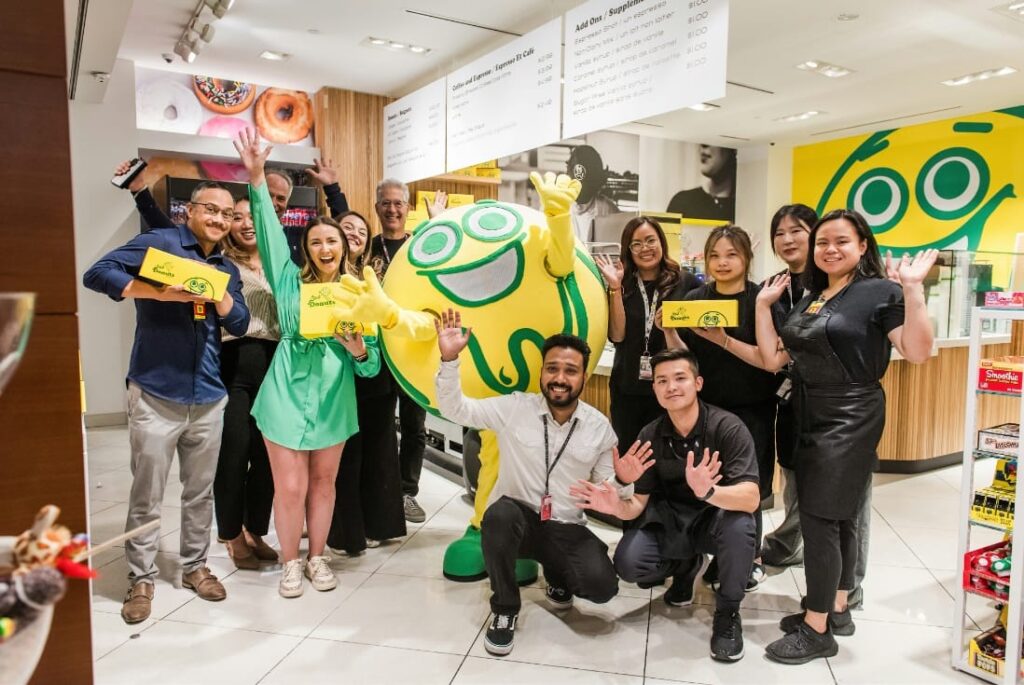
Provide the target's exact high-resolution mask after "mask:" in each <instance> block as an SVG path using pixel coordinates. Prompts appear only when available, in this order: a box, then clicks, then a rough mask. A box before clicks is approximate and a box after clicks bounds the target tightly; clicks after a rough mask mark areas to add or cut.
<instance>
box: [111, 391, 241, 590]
mask: <svg viewBox="0 0 1024 685" xmlns="http://www.w3.org/2000/svg"><path fill="white" fill-rule="evenodd" d="M226 404H227V397H224V398H222V399H220V400H218V401H217V402H213V403H211V404H193V405H187V404H178V403H177V402H171V401H169V400H163V399H160V398H158V397H154V396H153V395H150V394H148V393H146V392H145V391H144V390H142V388H140V387H139V386H138V385H136V384H135V383H129V384H128V435H129V439H130V441H131V448H132V463H131V469H132V490H131V495H130V496H129V500H128V520H127V521H126V522H125V530H126V531H127V530H131V529H133V528H136V527H138V526H141V525H143V524H144V523H147V522H149V521H152V520H153V519H155V518H157V517H159V516H160V505H161V502H162V501H163V498H164V488H165V487H166V485H167V474H168V472H169V471H170V470H171V461H172V460H173V459H174V453H175V450H177V453H178V477H179V478H180V480H181V483H182V485H183V486H184V489H183V490H182V493H181V548H180V552H181V568H182V572H183V573H191V572H192V571H195V570H196V569H199V568H202V567H204V566H205V565H206V555H207V552H208V551H209V548H210V527H211V524H212V520H213V478H214V475H215V473H216V471H217V454H218V453H219V451H220V441H221V433H222V431H223V427H224V406H225V405H226ZM159 537H160V531H159V530H153V531H150V532H148V533H146V534H144V535H140V536H137V537H134V538H132V539H130V540H128V541H127V542H125V557H126V558H127V560H128V579H129V581H131V583H132V585H134V584H135V583H138V582H140V581H144V582H149V583H152V582H153V579H154V577H155V576H156V573H157V568H156V553H157V542H158V540H159Z"/></svg>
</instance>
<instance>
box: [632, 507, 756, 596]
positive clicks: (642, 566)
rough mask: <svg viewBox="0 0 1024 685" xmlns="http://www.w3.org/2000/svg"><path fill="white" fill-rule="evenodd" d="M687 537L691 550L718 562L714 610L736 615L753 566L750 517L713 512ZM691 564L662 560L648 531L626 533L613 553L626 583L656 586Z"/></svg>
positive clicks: (652, 536) (718, 510) (652, 534)
mask: <svg viewBox="0 0 1024 685" xmlns="http://www.w3.org/2000/svg"><path fill="white" fill-rule="evenodd" d="M690 534H691V535H692V536H693V541H692V544H691V548H692V549H694V550H696V551H697V552H698V553H700V554H714V555H715V558H716V559H718V580H719V582H720V583H721V586H720V588H719V590H718V598H717V600H716V604H717V607H718V608H719V609H722V610H725V611H739V608H740V602H742V601H743V594H744V592H745V588H746V586H747V579H748V578H749V577H750V566H751V564H753V563H754V549H755V548H754V517H753V516H752V515H750V514H748V513H746V512H742V511H725V510H724V509H716V510H714V513H712V514H710V515H705V516H703V517H701V518H700V519H699V520H698V521H697V523H696V524H695V525H694V527H693V528H692V529H691V532H690ZM692 563H693V560H692V559H666V558H664V557H663V556H662V555H661V550H660V548H659V546H658V538H657V534H656V532H655V530H653V529H652V528H650V527H648V528H633V529H631V530H627V531H626V532H625V533H623V535H622V539H621V540H620V541H619V546H618V547H617V548H616V549H615V570H616V571H617V572H618V574H619V576H620V577H621V578H622V579H623V580H625V581H626V582H629V583H645V584H647V583H650V584H655V583H660V582H661V581H663V580H664V579H665V578H668V577H669V576H671V575H674V574H676V573H678V572H679V571H681V570H683V569H686V568H689V566H690V564H692Z"/></svg>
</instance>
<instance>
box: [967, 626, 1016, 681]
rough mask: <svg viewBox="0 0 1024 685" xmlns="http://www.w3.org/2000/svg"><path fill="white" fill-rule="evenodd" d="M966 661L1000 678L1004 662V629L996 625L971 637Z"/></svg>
mask: <svg viewBox="0 0 1024 685" xmlns="http://www.w3.org/2000/svg"><path fill="white" fill-rule="evenodd" d="M967 663H968V664H969V665H970V666H971V667H972V668H976V669H978V670H979V671H982V672H984V673H988V674H989V675H994V676H997V677H1000V678H1001V677H1002V675H1003V668H1004V666H1005V664H1006V629H1005V628H1003V627H1002V626H996V627H995V628H990V629H989V630H986V631H985V632H984V633H981V634H980V635H978V636H976V637H974V638H972V639H971V644H970V646H968V648H967Z"/></svg>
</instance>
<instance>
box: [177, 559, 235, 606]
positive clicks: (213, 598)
mask: <svg viewBox="0 0 1024 685" xmlns="http://www.w3.org/2000/svg"><path fill="white" fill-rule="evenodd" d="M181 586H182V587H185V588H188V589H189V590H192V591H194V592H195V593H196V594H197V595H199V599H205V600H206V601H208V602H219V601H221V600H222V599H224V598H225V597H227V596H228V593H227V591H226V590H225V589H224V586H223V585H221V583H220V581H219V580H217V576H215V575H213V574H212V573H211V572H210V569H208V568H206V567H205V566H204V567H203V568H197V569H196V570H195V571H192V573H183V574H182V575H181Z"/></svg>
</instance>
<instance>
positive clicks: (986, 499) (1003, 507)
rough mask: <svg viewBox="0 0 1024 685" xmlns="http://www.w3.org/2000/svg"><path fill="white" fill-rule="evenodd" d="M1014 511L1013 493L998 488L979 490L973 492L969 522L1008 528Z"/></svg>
mask: <svg viewBox="0 0 1024 685" xmlns="http://www.w3.org/2000/svg"><path fill="white" fill-rule="evenodd" d="M1015 509H1016V502H1015V501H1014V493H1013V491H1008V490H1002V489H999V488H992V487H988V488H981V489H980V490H975V491H974V501H973V503H972V504H971V520H972V521H982V522H984V523H992V524H995V525H998V526H1004V527H1007V528H1010V527H1012V526H1013V515H1014V512H1015Z"/></svg>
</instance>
